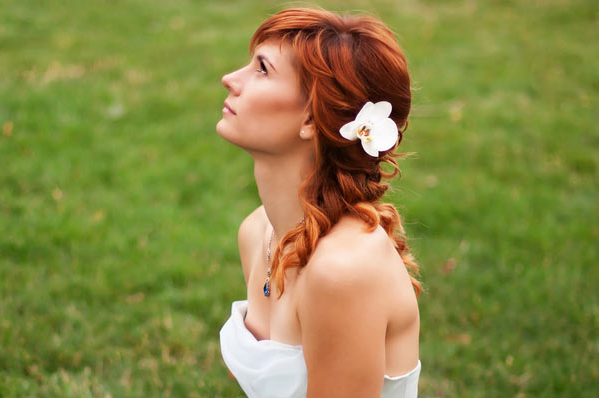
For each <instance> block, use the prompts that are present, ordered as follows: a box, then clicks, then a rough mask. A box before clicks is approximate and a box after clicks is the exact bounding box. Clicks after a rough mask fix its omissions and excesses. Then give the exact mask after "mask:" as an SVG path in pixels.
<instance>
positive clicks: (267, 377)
mask: <svg viewBox="0 0 600 398" xmlns="http://www.w3.org/2000/svg"><path fill="white" fill-rule="evenodd" d="M247 309H248V301H247V300H243V301H234V302H233V304H232V308H231V317H230V318H229V319H228V320H227V322H225V324H224V325H223V328H222V329H221V333H220V337H221V353H222V355H223V360H224V361H225V364H226V365H227V367H228V368H229V370H230V371H231V373H232V374H233V375H234V376H235V378H236V379H237V381H238V383H239V384H240V386H241V387H242V390H244V392H245V393H246V395H247V396H248V397H249V398H306V386H307V372H306V363H305V362H304V354H303V352H302V346H301V345H297V346H294V345H289V344H284V343H279V342H277V341H274V340H256V338H255V337H254V335H253V334H252V333H251V332H250V331H249V330H248V328H246V324H245V323H244V318H245V316H246V311H247ZM420 372H421V361H419V362H418V363H417V366H416V367H415V368H414V369H413V370H411V371H410V372H408V373H406V374H403V375H401V376H395V377H390V376H387V375H385V376H384V380H383V390H382V392H381V398H417V387H418V384H419V373H420Z"/></svg>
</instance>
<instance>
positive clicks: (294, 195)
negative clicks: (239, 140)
mask: <svg viewBox="0 0 600 398" xmlns="http://www.w3.org/2000/svg"><path fill="white" fill-rule="evenodd" d="M299 166H300V167H299ZM310 167H311V164H310V162H308V161H306V160H304V161H303V160H299V159H298V158H295V157H292V156H290V157H286V158H285V159H283V158H281V157H260V158H258V157H255V159H254V178H255V179H256V186H257V187H258V194H259V196H260V199H261V201H262V203H263V205H264V208H265V211H266V213H267V217H268V218H269V222H270V223H271V225H272V226H273V229H274V231H275V236H274V240H275V241H276V242H277V241H279V240H280V239H281V238H282V237H283V236H284V235H285V234H286V233H287V232H288V231H290V230H291V229H293V228H294V227H296V225H297V224H298V223H300V222H301V221H302V219H303V218H304V211H303V210H302V206H301V205H300V199H299V197H298V190H299V188H300V185H301V184H302V182H303V181H304V178H305V177H306V175H307V174H306V173H307V172H308V171H310Z"/></svg>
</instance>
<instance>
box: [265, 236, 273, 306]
mask: <svg viewBox="0 0 600 398" xmlns="http://www.w3.org/2000/svg"><path fill="white" fill-rule="evenodd" d="M273 235H275V228H273V230H272V231H271V239H269V246H267V280H266V281H265V285H264V286H263V294H264V295H265V297H269V296H270V295H271V280H270V279H271V242H273Z"/></svg>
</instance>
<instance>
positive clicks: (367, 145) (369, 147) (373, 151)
mask: <svg viewBox="0 0 600 398" xmlns="http://www.w3.org/2000/svg"><path fill="white" fill-rule="evenodd" d="M360 143H361V144H362V147H363V149H364V150H365V152H366V153H368V154H369V155H371V156H373V157H374V158H376V157H378V156H379V151H378V150H377V148H376V147H375V143H374V142H373V140H367V139H364V138H363V139H361V140H360Z"/></svg>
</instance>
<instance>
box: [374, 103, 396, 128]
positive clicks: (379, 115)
mask: <svg viewBox="0 0 600 398" xmlns="http://www.w3.org/2000/svg"><path fill="white" fill-rule="evenodd" d="M390 113H392V104H390V103H389V102H387V101H380V102H378V103H376V104H374V105H373V110H372V111H371V120H372V121H373V122H374V123H375V122H378V121H379V120H381V119H385V118H386V117H388V116H390Z"/></svg>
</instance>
